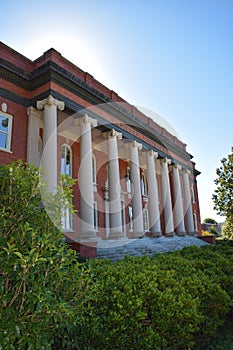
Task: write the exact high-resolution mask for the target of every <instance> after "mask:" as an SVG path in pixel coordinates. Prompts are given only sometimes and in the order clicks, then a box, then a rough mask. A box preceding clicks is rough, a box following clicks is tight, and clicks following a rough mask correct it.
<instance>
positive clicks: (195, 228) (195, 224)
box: [193, 210, 198, 232]
mask: <svg viewBox="0 0 233 350" xmlns="http://www.w3.org/2000/svg"><path fill="white" fill-rule="evenodd" d="M193 221H194V231H196V232H197V231H198V223H197V213H196V210H194V213H193Z"/></svg>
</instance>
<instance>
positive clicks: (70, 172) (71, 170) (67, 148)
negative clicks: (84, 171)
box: [61, 143, 73, 177]
mask: <svg viewBox="0 0 233 350" xmlns="http://www.w3.org/2000/svg"><path fill="white" fill-rule="evenodd" d="M63 147H65V149H66V151H65V157H64V159H65V163H66V165H65V172H63V170H64V169H63V164H62V159H63ZM67 150H69V152H70V163H69V164H70V171H69V174H68V173H67V172H66V167H67ZM72 156H73V155H72V148H71V147H70V145H68V144H67V143H64V144H63V145H62V146H61V174H63V175H68V176H70V177H72V172H73V164H72Z"/></svg>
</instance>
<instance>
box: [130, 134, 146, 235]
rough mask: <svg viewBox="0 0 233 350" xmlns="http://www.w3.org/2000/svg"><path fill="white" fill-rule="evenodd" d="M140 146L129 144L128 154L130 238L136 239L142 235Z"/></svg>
mask: <svg viewBox="0 0 233 350" xmlns="http://www.w3.org/2000/svg"><path fill="white" fill-rule="evenodd" d="M141 149H142V145H141V144H140V143H138V142H136V141H133V142H130V143H129V153H130V180H131V186H132V187H131V188H132V207H133V234H132V236H131V238H137V237H140V236H142V235H143V233H144V228H143V215H142V195H141V181H140V169H139V157H138V150H141Z"/></svg>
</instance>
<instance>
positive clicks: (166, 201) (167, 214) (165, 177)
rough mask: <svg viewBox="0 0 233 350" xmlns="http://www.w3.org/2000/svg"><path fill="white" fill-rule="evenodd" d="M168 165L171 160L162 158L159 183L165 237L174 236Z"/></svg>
mask: <svg viewBox="0 0 233 350" xmlns="http://www.w3.org/2000/svg"><path fill="white" fill-rule="evenodd" d="M168 164H171V160H170V159H167V158H164V159H162V160H161V170H162V174H161V175H162V176H161V182H162V194H163V210H164V220H165V235H166V236H173V235H174V223H173V213H172V200H171V190H170V182H169V173H168Z"/></svg>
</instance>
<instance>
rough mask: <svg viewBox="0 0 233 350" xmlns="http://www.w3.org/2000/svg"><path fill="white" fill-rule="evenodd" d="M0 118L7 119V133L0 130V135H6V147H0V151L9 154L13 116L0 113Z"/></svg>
mask: <svg viewBox="0 0 233 350" xmlns="http://www.w3.org/2000/svg"><path fill="white" fill-rule="evenodd" d="M0 117H3V118H7V119H8V125H7V127H8V130H7V132H5V131H3V130H0V134H2V135H6V147H1V146H0V151H5V152H10V153H12V152H11V139H12V125H13V116H12V115H11V114H8V113H5V112H2V111H0Z"/></svg>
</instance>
